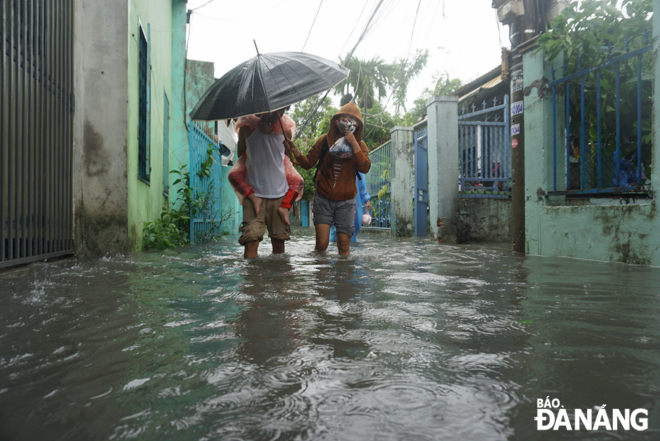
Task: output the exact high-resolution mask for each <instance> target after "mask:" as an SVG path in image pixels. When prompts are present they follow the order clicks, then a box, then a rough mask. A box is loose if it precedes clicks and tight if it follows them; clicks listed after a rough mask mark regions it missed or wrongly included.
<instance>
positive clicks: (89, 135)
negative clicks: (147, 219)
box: [74, 0, 129, 255]
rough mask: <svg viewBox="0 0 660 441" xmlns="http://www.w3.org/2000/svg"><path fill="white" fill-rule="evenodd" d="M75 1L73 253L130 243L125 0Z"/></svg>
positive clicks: (96, 251)
mask: <svg viewBox="0 0 660 441" xmlns="http://www.w3.org/2000/svg"><path fill="white" fill-rule="evenodd" d="M75 5H76V6H75V8H76V10H75V43H74V51H75V79H74V87H75V96H76V112H75V119H74V121H75V123H74V127H75V129H74V238H75V248H76V253H77V254H79V255H82V254H90V255H99V254H106V253H117V252H125V251H127V250H128V248H129V243H128V185H127V176H128V175H127V173H128V171H127V170H128V164H127V144H128V141H127V136H126V126H127V124H128V122H127V121H128V120H127V115H126V102H127V100H128V81H127V76H126V72H127V70H128V48H127V45H126V36H127V35H129V31H128V21H127V15H126V11H127V10H128V0H115V1H112V2H82V1H79V2H75Z"/></svg>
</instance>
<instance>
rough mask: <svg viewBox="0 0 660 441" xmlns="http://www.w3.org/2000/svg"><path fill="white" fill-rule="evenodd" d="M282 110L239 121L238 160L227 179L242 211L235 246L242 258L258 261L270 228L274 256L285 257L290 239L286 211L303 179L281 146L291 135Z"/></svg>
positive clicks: (299, 193)
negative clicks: (241, 249) (239, 235)
mask: <svg viewBox="0 0 660 441" xmlns="http://www.w3.org/2000/svg"><path fill="white" fill-rule="evenodd" d="M295 126H296V125H295V123H294V122H293V120H292V119H291V118H290V117H288V116H286V115H284V109H281V110H278V111H275V112H270V113H264V114H260V115H256V116H255V115H252V116H247V117H241V118H239V120H238V122H237V124H236V130H237V132H238V149H237V155H238V158H239V159H238V161H237V162H236V164H235V165H234V166H233V167H232V169H231V171H230V172H229V175H228V179H229V182H230V184H231V185H232V187H233V189H234V191H235V192H236V196H237V197H238V199H239V201H240V202H241V204H242V206H243V223H242V225H241V237H240V238H239V240H238V242H239V243H240V244H241V245H243V246H244V247H245V251H244V257H245V258H252V257H258V248H259V242H261V241H262V240H263V236H264V233H265V231H266V229H268V236H269V237H270V239H271V243H272V247H273V254H281V253H284V251H285V247H284V243H285V241H286V240H289V239H291V227H290V225H291V223H290V222H289V209H290V208H291V205H292V204H293V202H294V201H296V200H298V199H300V198H301V197H302V194H303V188H304V180H303V178H302V176H300V173H298V172H297V171H296V169H295V168H294V167H293V165H292V164H291V161H290V160H289V158H288V157H287V156H285V147H284V145H283V141H284V140H285V138H289V139H290V138H291V137H292V136H293V133H294V131H295Z"/></svg>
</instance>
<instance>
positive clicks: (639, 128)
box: [637, 55, 643, 185]
mask: <svg viewBox="0 0 660 441" xmlns="http://www.w3.org/2000/svg"><path fill="white" fill-rule="evenodd" d="M637 185H643V182H642V56H641V55H638V56H637Z"/></svg>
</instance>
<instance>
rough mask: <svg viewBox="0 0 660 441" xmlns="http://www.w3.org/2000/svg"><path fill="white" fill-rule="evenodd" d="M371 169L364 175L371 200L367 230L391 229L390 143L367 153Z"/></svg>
mask: <svg viewBox="0 0 660 441" xmlns="http://www.w3.org/2000/svg"><path fill="white" fill-rule="evenodd" d="M369 159H370V160H371V169H370V170H369V173H367V174H366V175H365V178H366V180H367V192H368V193H369V197H370V198H371V218H372V221H371V226H370V227H364V228H367V229H378V230H389V229H391V228H392V185H391V176H392V141H387V142H386V143H385V144H383V145H381V146H379V147H377V148H375V149H374V150H373V151H371V152H370V153H369Z"/></svg>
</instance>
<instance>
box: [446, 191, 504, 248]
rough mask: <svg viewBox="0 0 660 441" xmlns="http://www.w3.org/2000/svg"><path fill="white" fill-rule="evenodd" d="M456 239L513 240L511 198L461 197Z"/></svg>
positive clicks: (470, 240) (459, 241) (464, 241)
mask: <svg viewBox="0 0 660 441" xmlns="http://www.w3.org/2000/svg"><path fill="white" fill-rule="evenodd" d="M456 225H457V232H456V236H457V237H456V239H457V242H458V243H466V242H509V243H510V242H511V199H492V198H459V199H458V214H457V222H456Z"/></svg>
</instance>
